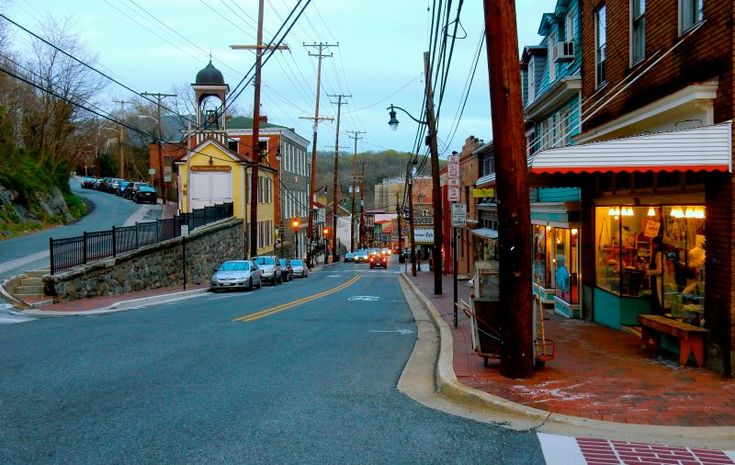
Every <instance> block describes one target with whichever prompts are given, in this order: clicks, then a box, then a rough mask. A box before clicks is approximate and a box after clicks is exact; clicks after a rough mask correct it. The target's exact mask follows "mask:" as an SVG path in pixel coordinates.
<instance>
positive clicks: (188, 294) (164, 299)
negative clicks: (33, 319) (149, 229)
mask: <svg viewBox="0 0 735 465" xmlns="http://www.w3.org/2000/svg"><path fill="white" fill-rule="evenodd" d="M207 291H208V289H207V288H203V289H192V290H190V291H180V292H172V293H168V294H160V295H153V296H148V297H140V298H137V299H129V300H120V301H118V302H113V303H112V304H110V305H108V306H106V307H101V308H97V309H92V310H84V311H78V312H73V311H72V312H64V311H54V310H38V309H32V310H26V311H24V312H23V313H24V314H27V315H38V316H60V317H63V316H78V315H100V314H105V313H113V312H122V311H125V310H131V309H135V308H140V307H143V306H149V305H155V304H162V303H171V302H177V301H179V300H186V299H191V298H193V297H197V296H199V295H201V294H204V293H206V292H207Z"/></svg>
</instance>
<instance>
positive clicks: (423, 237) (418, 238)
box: [413, 228, 434, 244]
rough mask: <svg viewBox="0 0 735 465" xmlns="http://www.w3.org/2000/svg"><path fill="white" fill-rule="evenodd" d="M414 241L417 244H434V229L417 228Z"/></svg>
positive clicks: (414, 231)
mask: <svg viewBox="0 0 735 465" xmlns="http://www.w3.org/2000/svg"><path fill="white" fill-rule="evenodd" d="M413 240H414V242H415V243H417V244H433V243H434V229H433V228H432V229H429V228H416V229H414V230H413Z"/></svg>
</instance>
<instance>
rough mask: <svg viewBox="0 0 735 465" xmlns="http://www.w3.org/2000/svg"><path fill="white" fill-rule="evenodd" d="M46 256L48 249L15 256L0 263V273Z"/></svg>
mask: <svg viewBox="0 0 735 465" xmlns="http://www.w3.org/2000/svg"><path fill="white" fill-rule="evenodd" d="M48 256H49V252H48V250H42V251H41V252H36V253H34V254H31V255H26V256H25V257H21V258H16V259H15V260H10V261H9V262H3V263H0V273H5V272H6V271H10V270H14V269H16V268H20V267H21V266H23V265H27V264H29V263H32V262H35V261H38V260H41V259H42V258H46V257H48Z"/></svg>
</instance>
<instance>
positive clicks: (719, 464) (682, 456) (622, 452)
mask: <svg viewBox="0 0 735 465" xmlns="http://www.w3.org/2000/svg"><path fill="white" fill-rule="evenodd" d="M538 436H539V441H540V442H541V449H542V450H543V452H544V457H545V459H546V464H547V465H735V452H733V451H721V450H714V449H703V448H695V447H673V446H665V445H656V444H645V443H639V442H628V441H611V440H606V439H586V438H571V437H565V436H556V435H551V434H542V433H541V434H539V435H538Z"/></svg>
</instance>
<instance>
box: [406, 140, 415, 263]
mask: <svg viewBox="0 0 735 465" xmlns="http://www.w3.org/2000/svg"><path fill="white" fill-rule="evenodd" d="M412 156H413V157H414V159H413V161H412V162H411V164H412V166H411V173H410V174H409V175H408V229H409V237H410V238H411V255H410V258H411V276H413V277H416V237H415V236H414V222H413V177H414V176H415V175H416V172H415V171H416V158H415V156H414V155H412Z"/></svg>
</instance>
